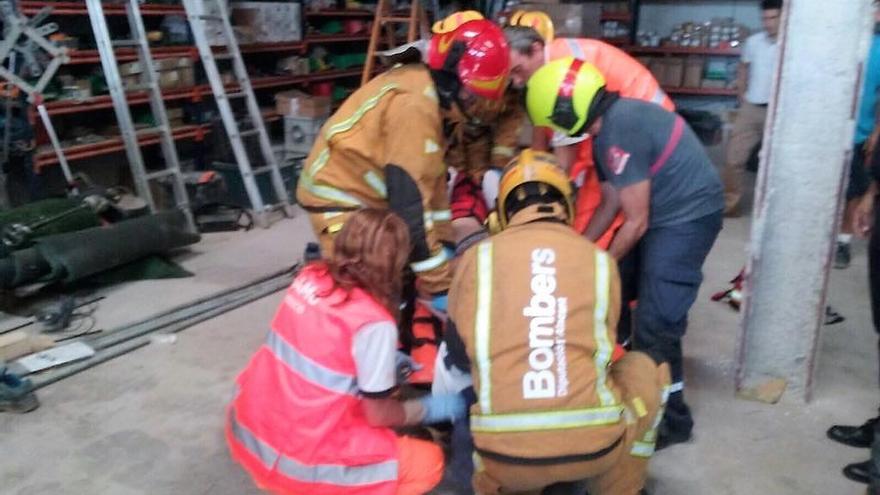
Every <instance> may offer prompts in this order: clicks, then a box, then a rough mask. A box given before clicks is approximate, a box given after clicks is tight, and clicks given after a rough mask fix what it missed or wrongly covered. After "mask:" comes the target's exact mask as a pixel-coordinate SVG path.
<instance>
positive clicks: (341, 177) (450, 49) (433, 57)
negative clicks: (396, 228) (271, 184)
mask: <svg viewBox="0 0 880 495" xmlns="http://www.w3.org/2000/svg"><path fill="white" fill-rule="evenodd" d="M509 65H510V64H509V54H508V50H507V44H506V41H505V40H504V35H503V33H502V32H501V30H500V28H498V27H497V26H495V25H494V24H492V23H491V22H489V21H485V20H473V21H470V22H466V23H464V24H462V25H461V26H459V27H458V28H457V29H455V30H454V31H451V32H448V33H444V34H440V35H437V36H434V37H433V38H432V39H431V43H430V47H429V53H428V60H427V67H425V66H424V65H422V64H411V65H405V66H401V67H396V68H393V69H391V70H389V71H388V72H386V73H384V74H382V75H379V76H377V77H376V78H375V79H373V80H372V81H370V82H369V83H367V84H366V85H364V86H362V87H361V88H359V89H358V90H357V91H355V92H354V93H353V94H352V95H351V96H350V97H349V98H348V99H347V100H346V101H345V102H344V103H343V104H342V107H340V109H339V110H337V111H336V113H335V114H334V115H333V116H332V117H330V119H329V120H328V121H327V123H326V124H325V125H324V127H323V128H322V129H321V133H320V135H319V137H318V139H317V140H316V142H315V145H314V147H313V148H312V151H311V153H310V154H309V156H308V158H307V159H306V162H305V166H304V169H303V172H302V175H301V177H300V181H299V184H298V186H297V200H298V202H299V203H300V204H301V205H303V207H304V208H305V209H306V210H307V211H308V212H309V218H310V220H311V222H312V227H313V229H314V230H315V234H316V235H317V237H318V239H319V240H320V242H321V248H322V250H323V251H324V253H325V255H329V254H330V253H331V252H332V239H333V236H334V235H335V234H336V233H337V232H338V231H339V230H340V229H341V228H342V225H343V224H344V223H345V221H346V220H347V218H348V217H349V216H351V214H352V213H353V212H354V211H356V210H358V209H360V208H363V207H382V208H390V209H392V210H393V211H395V212H397V213H398V214H399V215H400V216H401V217H402V218H403V219H404V220H405V221H406V222H407V225H409V228H410V233H411V238H412V253H411V258H410V265H409V266H410V267H411V268H412V271H413V272H414V273H415V275H416V276H417V277H418V279H419V281H420V282H419V283H420V287H421V289H422V290H423V291H425V292H427V293H430V294H433V295H434V297H435V302H436V304H437V305H438V307H442V306H443V304H444V303H443V301H444V300H445V291H446V289H447V288H448V285H449V280H450V278H451V273H450V270H449V264H448V262H449V259H450V252H451V251H450V247H451V243H452V240H453V239H452V234H451V228H450V220H451V212H450V210H449V200H448V195H447V189H446V167H445V166H444V162H443V154H444V149H445V136H444V133H443V127H444V119H448V118H454V117H455V116H457V115H458V116H461V115H464V116H467V114H468V112H469V111H470V109H471V108H472V107H474V106H475V105H476V104H477V103H478V102H480V101H481V100H483V99H488V100H498V99H500V98H501V97H502V95H503V94H504V89H505V88H506V86H507V75H508V70H509ZM441 309H442V308H441Z"/></svg>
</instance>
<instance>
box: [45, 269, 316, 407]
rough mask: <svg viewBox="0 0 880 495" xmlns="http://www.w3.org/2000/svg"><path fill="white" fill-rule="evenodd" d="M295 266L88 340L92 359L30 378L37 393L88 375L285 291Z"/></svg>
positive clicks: (295, 270)
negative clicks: (162, 338)
mask: <svg viewBox="0 0 880 495" xmlns="http://www.w3.org/2000/svg"><path fill="white" fill-rule="evenodd" d="M299 267H300V265H295V266H293V267H291V268H288V269H286V270H283V271H280V272H276V273H273V274H271V275H268V276H266V277H264V278H261V279H258V280H255V281H253V282H251V283H249V284H247V285H245V286H242V287H237V288H234V289H230V290H228V291H225V292H221V293H219V294H214V295H211V296H208V297H205V298H202V299H199V300H196V301H195V302H193V303H190V304H187V305H184V306H178V307H176V308H172V309H170V310H168V311H165V312H163V313H159V314H158V315H153V316H151V317H149V318H146V319H143V320H141V321H139V322H136V323H133V324H131V325H127V326H125V327H122V328H118V329H116V330H113V331H111V332H106V333H105V334H104V335H102V336H101V337H98V338H94V339H89V340H85V342H86V343H88V344H89V345H91V346H92V347H93V348H94V349H95V350H96V351H97V352H96V353H95V355H93V356H92V357H90V358H89V359H86V360H83V361H78V362H76V363H73V364H70V365H68V366H64V367H59V368H55V369H52V370H49V371H46V372H43V373H40V374H37V375H34V376H32V377H31V382H32V383H33V386H34V388H35V389H37V388H41V387H45V386H46V385H49V384H52V383H55V382H57V381H59V380H61V379H64V378H67V377H69V376H72V375H75V374H77V373H79V372H81V371H85V370H87V369H89V368H91V367H93V366H96V365H98V364H101V363H104V362H106V361H109V360H111V359H113V358H116V357H119V356H122V355H123V354H127V353H129V352H131V351H133V350H135V349H138V348H140V347H143V346H145V345H147V344H149V343H150V334H152V333H156V332H160V331H161V332H163V333H176V332H180V331H181V330H184V329H186V328H189V327H191V326H193V325H195V324H197V323H201V322H203V321H205V320H208V319H211V318H214V317H215V316H219V315H221V314H223V313H226V312H228V311H231V310H233V309H236V308H239V307H241V306H244V305H245V304H247V303H250V302H252V301H255V300H257V299H260V298H263V297H265V296H268V295H269V294H272V293H275V292H278V291H279V290H282V289H284V288H285V287H287V286H288V285H290V282H291V280H292V278H293V275H294V274H295V273H296V272H297V271H298V270H299Z"/></svg>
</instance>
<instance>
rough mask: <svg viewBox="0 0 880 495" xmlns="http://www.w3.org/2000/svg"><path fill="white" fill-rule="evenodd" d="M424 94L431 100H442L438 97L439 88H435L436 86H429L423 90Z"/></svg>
mask: <svg viewBox="0 0 880 495" xmlns="http://www.w3.org/2000/svg"><path fill="white" fill-rule="evenodd" d="M422 94H423V95H425V96H427V97H428V98H429V99H430V100H431V101H435V102H436V101H440V100H439V99H438V98H437V90H436V89H434V86H428V87H427V88H425V90H424V91H422Z"/></svg>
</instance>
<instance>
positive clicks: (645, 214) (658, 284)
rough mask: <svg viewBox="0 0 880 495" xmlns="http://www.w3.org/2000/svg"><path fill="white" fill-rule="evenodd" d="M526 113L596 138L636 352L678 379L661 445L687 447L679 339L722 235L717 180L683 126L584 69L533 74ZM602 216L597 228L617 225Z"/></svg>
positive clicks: (557, 67)
mask: <svg viewBox="0 0 880 495" xmlns="http://www.w3.org/2000/svg"><path fill="white" fill-rule="evenodd" d="M526 108H527V110H528V113H529V116H530V118H531V119H532V122H533V123H534V124H535V125H539V126H548V127H553V128H554V129H556V130H558V131H561V132H564V133H565V134H566V135H568V136H579V135H583V134H584V133H589V134H590V135H591V136H593V139H594V151H595V155H594V156H595V159H596V162H597V171H598V172H600V175H601V176H602V179H603V180H604V181H605V182H607V184H608V185H609V186H610V187H609V188H606V189H608V190H611V191H612V192H613V193H614V194H615V197H613V198H611V201H610V202H613V203H617V204H619V205H620V208H621V209H622V210H623V212H624V215H625V216H626V220H625V222H624V224H623V225H622V226H621V227H620V230H619V231H618V232H617V234H616V235H615V237H614V240H613V241H612V242H611V246H610V247H609V253H610V254H611V255H612V256H613V257H614V258H616V259H618V260H619V259H620V258H622V257H623V256H625V255H627V254H628V253H629V252H631V251H634V252H635V254H637V259H638V267H637V270H636V274H637V277H638V286H637V296H638V301H639V304H638V310H637V312H636V315H635V325H634V327H635V335H634V342H633V348H634V349H638V350H644V351H645V352H648V353H649V354H651V355H652V356H654V357H655V358H656V359H658V360H660V361H665V362H668V363H669V365H670V368H671V372H672V381H673V384H672V391H671V395H670V399H669V404H668V405H667V408H666V414H665V417H664V420H663V424H662V425H661V431H660V433H661V440H660V444H659V446H660V447H662V446H666V445H669V444H671V443H678V442H685V441H687V440H689V439H690V437H691V430H692V428H693V419H692V417H691V414H690V409H689V408H688V406H687V404H686V403H685V400H684V380H683V378H684V377H683V372H684V370H683V367H682V348H681V338H682V336H683V335H684V333H685V330H686V328H687V314H688V311H689V310H690V307H691V305H692V304H693V303H694V300H695V299H696V296H697V292H698V290H699V287H700V284H701V283H702V280H703V275H702V266H703V262H704V261H705V259H706V256H707V255H708V253H709V250H710V249H711V248H712V245H713V244H714V242H715V239H716V237H717V236H718V232H719V231H720V230H721V220H722V210H723V208H724V198H723V193H722V186H721V180H720V178H719V176H718V172H717V171H716V170H715V167H714V165H713V164H712V162H711V160H709V157H708V156H707V155H706V151H705V149H704V148H703V146H702V144H701V143H700V141H699V139H698V138H697V137H696V135H695V134H694V132H693V131H692V130H691V129H690V127H689V126H688V125H687V124H686V123H685V122H684V119H682V118H681V117H680V116H679V115H677V114H675V113H673V112H669V111H667V110H665V109H663V108H661V107H660V106H659V105H654V104H650V103H646V102H644V101H639V100H633V99H628V98H621V97H620V96H619V95H618V94H617V93H615V92H613V91H610V90H609V89H608V88H607V87H606V85H605V79H604V78H603V76H602V74H601V73H600V72H599V70H598V69H596V67H594V66H592V65H591V64H589V63H587V62H584V61H582V60H578V59H574V58H566V59H560V60H556V61H554V62H550V63H549V64H546V65H545V66H544V67H542V68H540V69H539V70H538V71H537V72H535V74H534V75H533V76H532V77H531V79H529V82H528V85H527V89H526ZM602 201H603V203H604V202H606V197H605V196H603V199H602ZM603 208H605V209H607V208H606V206H605V205H604V204H603V205H600V206H599V212H600V213H597V215H596V216H595V217H594V221H596V220H599V219H602V218H604V219H606V220H607V219H608V218H609V217H608V216H607V215H603V214H602V213H601V212H602V210H603ZM614 208H616V205H615V206H614ZM606 226H607V224H606V225H600V226H599V227H606Z"/></svg>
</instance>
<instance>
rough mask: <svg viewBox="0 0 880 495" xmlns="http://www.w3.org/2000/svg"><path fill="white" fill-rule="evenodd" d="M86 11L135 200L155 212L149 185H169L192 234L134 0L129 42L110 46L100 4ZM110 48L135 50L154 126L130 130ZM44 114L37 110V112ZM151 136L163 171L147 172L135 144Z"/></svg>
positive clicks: (130, 0) (91, 3)
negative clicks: (161, 181) (157, 182)
mask: <svg viewBox="0 0 880 495" xmlns="http://www.w3.org/2000/svg"><path fill="white" fill-rule="evenodd" d="M86 8H87V10H88V14H89V20H90V21H91V24H92V31H93V32H94V35H95V43H96V44H97V46H98V53H99V55H100V57H101V67H102V68H103V70H104V78H105V79H106V81H107V87H108V89H109V90H110V97H111V99H112V101H113V110H114V112H115V113H116V120H117V122H118V124H119V131H120V135H121V137H122V141H123V143H124V145H125V154H126V157H127V158H128V164H129V166H130V167H131V173H132V178H133V179H134V184H135V189H136V190H137V193H138V196H140V197H141V198H143V199H144V200H145V201H146V202H147V204H148V205H149V207H150V211H153V212H155V211H156V210H157V207H156V202H155V199H154V198H153V193H152V190H151V189H150V181H151V180H157V179H165V180H170V182H171V188H172V192H173V195H174V202H175V206H176V207H177V208H179V209H181V210H183V212H184V213H185V214H186V218H187V222H188V224H189V227H190V229H192V230H193V231H195V222H194V221H193V217H192V212H191V211H190V208H189V198H188V196H187V192H186V186H185V184H184V181H183V175H182V173H181V171H180V159H179V158H178V156H177V148H176V147H175V144H174V136H173V135H172V130H171V124H170V122H169V121H168V114H167V112H166V111H165V103H164V101H163V99H162V91H161V89H160V88H159V77H158V75H157V73H156V68H155V66H154V65H153V57H152V54H151V53H150V46H149V44H148V42H147V35H146V31H145V29H144V21H143V18H142V17H141V12H140V7H139V5H138V0H125V9H126V17H127V19H128V25H129V35H130V36H131V38H130V39H126V40H115V41H114V40H112V39H111V38H110V31H109V29H108V28H107V19H106V17H105V15H104V7H103V5H102V4H101V0H86ZM115 47H129V48H134V49H135V52H136V53H137V56H138V63H139V64H140V67H141V77H140V83H139V84H138V88H137V89H142V90H145V91H147V93H148V94H149V102H150V111H151V112H152V115H153V119H154V120H155V122H156V127H151V128H148V129H142V130H137V129H135V126H134V121H133V120H132V117H131V110H130V108H129V107H130V104H129V102H128V99H127V95H126V88H125V87H124V86H123V84H122V77H121V76H120V74H119V67H118V62H117V60H116V54H115V53H114V51H113V49H114V48H115ZM44 111H45V110H42V111H41V113H42V112H44ZM47 117H48V116H47ZM151 134H155V135H158V136H159V144H160V147H161V149H162V157H163V159H164V168H162V169H160V170H156V171H147V168H146V166H145V164H144V158H143V154H142V153H141V148H140V144H139V142H138V137H139V136H143V135H151ZM50 137H51V135H50Z"/></svg>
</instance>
